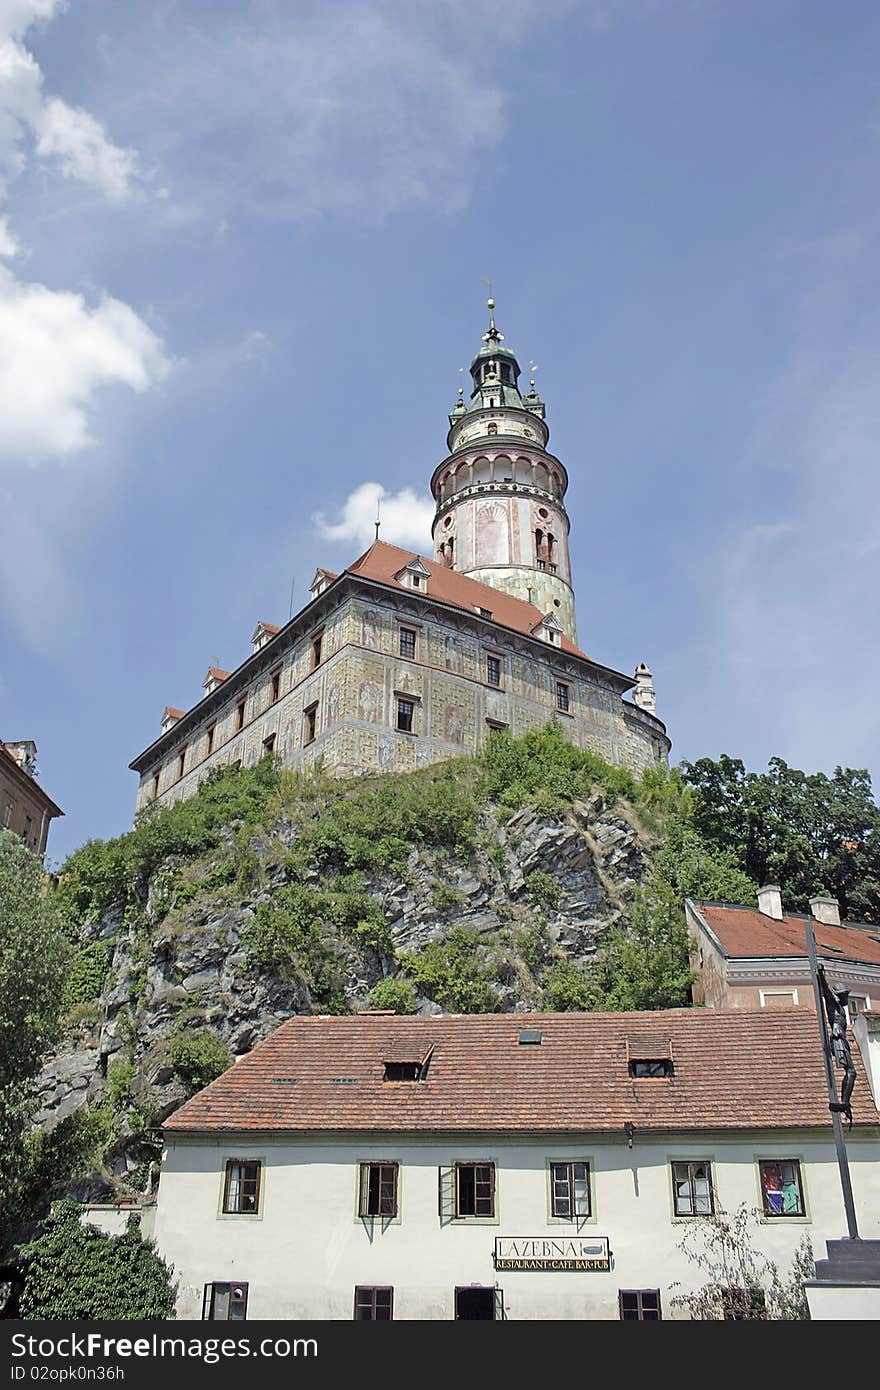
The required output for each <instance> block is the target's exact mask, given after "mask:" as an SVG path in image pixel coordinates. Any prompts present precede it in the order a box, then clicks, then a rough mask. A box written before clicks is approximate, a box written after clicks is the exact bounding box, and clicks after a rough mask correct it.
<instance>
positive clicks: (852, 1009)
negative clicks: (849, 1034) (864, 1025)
mask: <svg viewBox="0 0 880 1390" xmlns="http://www.w3.org/2000/svg"><path fill="white" fill-rule="evenodd" d="M847 1007H848V1008H849V1016H850V1019H855V1018H858V1016H859V1014H863V1013H865V1012H867V1010H868V1009H869V1008H870V1007H871V1001H870V999H869V998H868V996H867V994H851V995H850V996H849V1004H848V1005H847Z"/></svg>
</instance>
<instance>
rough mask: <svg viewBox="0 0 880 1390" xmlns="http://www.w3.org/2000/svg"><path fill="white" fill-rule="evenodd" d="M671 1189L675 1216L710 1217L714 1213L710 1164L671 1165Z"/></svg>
mask: <svg viewBox="0 0 880 1390" xmlns="http://www.w3.org/2000/svg"><path fill="white" fill-rule="evenodd" d="M672 1189H673V1193H674V1202H675V1214H676V1216H711V1215H712V1213H713V1212H714V1210H715V1205H714V1202H713V1199H712V1165H711V1164H710V1163H703V1162H700V1163H673V1165H672Z"/></svg>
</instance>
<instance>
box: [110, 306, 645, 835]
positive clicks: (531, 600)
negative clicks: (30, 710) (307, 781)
mask: <svg viewBox="0 0 880 1390" xmlns="http://www.w3.org/2000/svg"><path fill="white" fill-rule="evenodd" d="M489 309H490V318H489V329H488V332H487V333H485V334H484V335H483V340H482V346H481V347H480V349H479V351H478V352H477V354H476V356H475V357H474V359H473V361H472V362H471V366H470V374H471V377H472V390H471V394H470V399H469V400H468V401H467V402H466V401H465V399H464V391H463V389H462V390H460V392H459V400H458V402H457V403H456V405H455V406H454V408H453V410H452V412H451V414H450V416H449V432H448V435H447V450H448V452H447V455H446V457H445V458H444V460H443V462H442V463H441V464H440V465H439V466H438V467H437V468H436V469H435V470H434V474H433V477H432V479H431V488H432V492H433V495H434V499H435V502H436V514H435V518H434V523H433V538H434V556H433V558H428V557H426V556H423V555H417V554H414V553H413V552H412V551H408V550H404V549H401V548H400V547H398V546H394V545H389V544H387V543H386V542H385V541H382V540H380V539H379V526H378V523H377V534H376V540H375V542H374V544H373V545H371V546H370V548H369V549H368V550H367V551H366V552H365V553H364V554H363V555H361V556H360V557H359V558H358V559H356V560H355V561H354V562H353V563H352V564H351V565H349V566H348V568H346V569H344V570H343V571H342V572H341V573H339V574H336V573H334V572H332V571H330V570H326V569H318V571H317V573H316V574H315V577H314V580H313V581H312V585H311V601H310V602H309V603H308V604H307V605H306V607H305V608H303V609H302V610H301V611H300V612H299V613H297V614H296V615H295V616H294V617H293V618H292V619H291V620H290V621H289V622H288V623H286V624H285V625H284V626H283V627H280V628H279V627H276V626H274V625H273V624H271V623H266V622H260V623H258V624H257V626H256V628H255V630H254V633H253V636H252V638H251V644H252V648H253V650H252V652H251V654H250V656H249V657H248V658H247V659H246V660H245V661H243V662H242V663H241V664H240V665H239V666H238V667H236V669H235V670H233V671H225V670H220V669H218V668H217V667H213V666H212V667H211V668H210V669H209V671H208V673H207V675H206V677H205V680H204V696H203V698H202V699H201V700H199V702H198V703H197V704H196V705H194V706H193V707H192V708H191V709H189V710H180V709H177V708H175V707H173V706H167V707H166V709H165V712H164V714H163V717H162V731H161V734H160V736H159V738H158V739H156V741H155V742H154V743H151V744H150V746H149V747H148V748H146V749H145V750H144V752H143V753H141V754H139V755H138V757H137V758H135V759H134V761H133V762H132V763H131V767H132V769H133V770H134V771H136V772H137V773H138V774H139V775H140V785H139V788H138V795H137V808H138V810H140V809H142V808H143V807H144V806H146V805H148V804H149V803H151V802H153V801H157V800H158V801H160V802H172V801H175V800H178V799H179V798H181V797H186V796H191V795H192V794H193V793H194V792H195V791H196V789H197V787H198V785H199V782H200V781H201V780H202V779H203V777H204V776H205V774H206V773H207V772H208V771H209V770H210V769H211V768H214V767H219V766H222V765H224V764H228V763H232V762H238V763H240V764H242V765H248V764H249V763H252V762H255V761H256V760H258V759H259V758H260V757H262V756H263V755H264V754H267V753H272V754H273V755H274V756H275V757H277V758H278V759H279V760H280V761H281V762H282V763H283V764H284V765H288V766H297V767H308V766H309V765H311V764H313V763H314V762H315V761H316V760H317V759H318V758H320V759H321V760H322V764H323V766H324V767H325V768H326V769H327V770H328V771H330V772H333V773H334V774H337V775H340V776H350V775H353V774H357V773H362V772H368V771H385V770H392V769H393V770H398V771H405V770H408V769H412V768H416V767H421V766H425V765H427V764H429V763H433V762H437V761H440V760H442V759H444V758H449V757H453V756H455V755H458V754H462V753H474V752H476V751H477V750H478V749H479V748H481V747H482V745H483V743H484V742H485V740H486V738H487V737H488V736H489V734H490V733H491V731H492V730H493V729H509V730H510V731H511V733H512V734H514V735H519V734H523V733H525V732H526V731H528V730H529V729H536V728H540V727H542V726H543V725H545V724H546V723H547V722H548V720H550V719H551V718H553V717H555V718H556V719H558V721H559V723H560V724H561V725H562V727H563V729H564V731H565V734H566V736H567V737H568V738H569V739H571V740H572V741H573V742H574V743H576V744H577V745H578V746H580V747H582V748H585V749H590V750H592V751H594V752H596V753H598V754H600V755H601V756H602V757H603V758H605V759H606V760H607V761H608V762H610V763H612V764H614V765H615V766H618V767H625V768H628V769H630V770H631V771H632V772H634V773H636V774H638V773H639V772H641V771H642V770H644V769H645V768H647V767H650V766H652V765H654V764H656V763H664V762H666V760H667V758H668V754H669V748H670V742H669V739H668V738H667V735H666V728H665V725H664V724H663V723H662V721H661V720H660V719H658V718H657V715H656V713H655V697H654V687H653V684H652V677H651V672H650V671H649V669H648V667H647V666H646V665H644V663H641V664H640V665H639V666H638V667H637V669H636V671H635V674H634V675H633V676H627V675H624V674H622V673H621V672H619V671H615V670H612V669H610V668H609V667H607V666H603V665H601V664H600V663H599V662H597V661H596V660H595V659H593V658H592V657H591V656H588V655H587V653H586V652H585V651H583V650H582V649H581V648H580V647H579V646H578V643H577V631H576V625H575V598H574V589H573V586H572V576H571V566H570V562H569V551H568V535H569V526H570V523H569V517H568V513H567V512H566V508H565V494H566V490H567V487H568V475H567V473H566V470H565V468H564V466H563V465H562V463H560V461H559V460H558V459H557V458H555V456H554V455H553V454H551V453H550V452H549V451H548V448H547V444H548V440H549V429H548V426H547V424H546V420H545V408H544V402H543V401H542V400H541V398H540V397H539V396H538V394H537V392H536V390H535V383H534V381H532V382H531V383H530V388H529V390H528V391H527V392H526V393H525V394H524V395H523V394H521V392H520V389H519V384H518V383H519V377H520V368H519V364H518V362H517V360H516V357H515V355H514V353H513V352H512V351H511V350H510V348H508V347H506V346H505V344H504V340H503V335H502V334H501V333H499V332H498V329H497V327H496V325H495V318H494V302H493V301H491V300H490V301H489ZM628 695H629V696H630V697H631V698H629V699H627V698H625V697H626V696H628Z"/></svg>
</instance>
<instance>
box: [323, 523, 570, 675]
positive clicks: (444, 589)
mask: <svg viewBox="0 0 880 1390" xmlns="http://www.w3.org/2000/svg"><path fill="white" fill-rule="evenodd" d="M415 558H416V553H415V551H413V550H401V549H400V547H399V546H396V545H388V544H387V543H386V542H385V541H374V542H373V544H372V545H371V546H370V548H369V550H367V551H365V552H364V554H363V555H361V556H360V557H359V558H358V559H357V560H355V562H354V564H351V565H349V567H348V570H347V571H346V573H348V574H359V575H363V576H364V578H366V579H375V580H376V581H377V582H378V583H380V584H388V585H392V586H393V587H394V588H396V589H404V588H406V587H407V586H406V585H404V584H401V583H400V582H399V581H398V580H397V578H396V576H397V575H398V574H399V573H400V571H401V570H402V569H405V568H406V566H407V565H408V564H409V562H410V560H413V559H415ZM418 558H419V559H420V560H421V562H422V564H423V565H424V566H425V568H426V569H427V571H428V574H429V579H428V586H427V591H426V592H427V595H428V597H429V598H436V599H439V600H440V601H441V603H451V604H453V605H454V606H455V607H456V608H463V609H465V611H466V612H468V613H476V611H477V609H479V608H486V609H488V611H489V612H490V613H491V614H492V619H493V621H494V622H496V623H500V624H501V626H502V627H509V628H512V629H513V631H514V632H522V633H525V634H526V636H528V637H532V636H534V629H535V628H536V627H540V625H541V623H542V622H543V621H544V618H545V614H544V613H542V612H541V609H540V608H536V607H535V606H534V604H531V603H526V602H525V600H523V599H520V598H513V596H512V595H511V594H504V593H502V592H501V590H500V589H493V588H492V587H491V585H489V584H480V583H478V581H477V580H476V579H468V577H467V575H464V574H457V573H456V572H455V570H451V569H447V567H446V565H440V564H438V563H437V561H436V560H429V559H427V557H426V556H424V555H419V556H418ZM560 646H561V648H562V650H563V651H566V652H571V653H573V655H575V656H583V657H586V656H587V653H586V652H584V651H581V649H580V647H578V646H575V644H574V642H572V641H571V640H570V638H568V637H566V636H564V635H563V636H562V641H561V643H560ZM587 660H589V657H587Z"/></svg>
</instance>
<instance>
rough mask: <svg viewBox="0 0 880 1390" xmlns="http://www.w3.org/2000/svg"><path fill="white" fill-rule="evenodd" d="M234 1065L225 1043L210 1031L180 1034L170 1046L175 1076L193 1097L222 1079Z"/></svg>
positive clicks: (205, 1029)
mask: <svg viewBox="0 0 880 1390" xmlns="http://www.w3.org/2000/svg"><path fill="white" fill-rule="evenodd" d="M231 1061H232V1059H231V1057H230V1056H229V1048H228V1047H227V1046H226V1044H225V1042H223V1040H222V1039H221V1038H218V1037H217V1034H216V1033H212V1032H211V1030H210V1029H208V1028H200V1029H198V1030H197V1031H196V1032H193V1033H179V1034H178V1035H177V1037H176V1038H174V1039H173V1040H172V1043H171V1065H172V1067H173V1068H174V1076H175V1078H176V1080H178V1081H179V1082H180V1083H181V1085H182V1086H184V1087H185V1089H186V1091H187V1093H188V1094H189V1095H194V1094H195V1092H196V1091H200V1090H201V1089H202V1087H203V1086H207V1085H208V1084H209V1083H210V1082H211V1081H213V1080H214V1079H215V1077H218V1076H220V1074H221V1073H222V1072H224V1071H226V1069H227V1068H228V1067H229V1066H230V1065H231Z"/></svg>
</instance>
